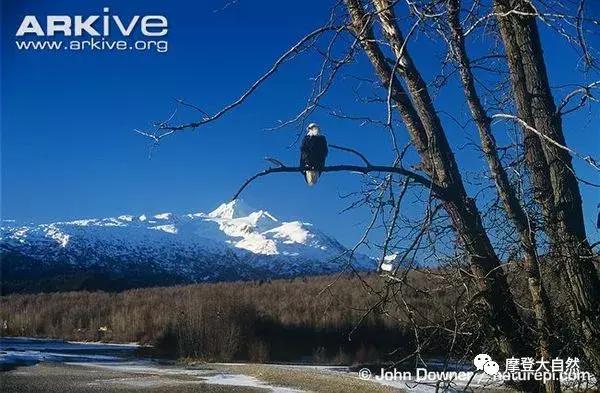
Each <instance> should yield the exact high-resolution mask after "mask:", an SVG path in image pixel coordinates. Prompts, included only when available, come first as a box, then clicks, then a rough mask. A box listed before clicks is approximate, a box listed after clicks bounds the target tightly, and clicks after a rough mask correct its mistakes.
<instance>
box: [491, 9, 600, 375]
mask: <svg viewBox="0 0 600 393" xmlns="http://www.w3.org/2000/svg"><path fill="white" fill-rule="evenodd" d="M494 8H495V11H496V13H497V15H498V21H499V22H500V23H499V26H500V31H501V34H502V39H503V41H504V43H505V50H506V54H507V57H508V59H509V67H510V70H511V74H517V75H519V74H521V75H520V77H515V76H514V75H513V77H512V78H511V81H512V83H513V90H514V92H515V95H516V96H519V95H521V94H522V95H523V97H517V99H516V103H517V106H518V108H519V111H520V112H521V111H523V112H528V113H529V115H530V118H529V119H523V120H525V121H526V122H527V124H529V125H530V126H532V127H534V128H535V129H536V130H538V131H539V132H540V133H542V134H543V135H545V136H547V137H549V138H551V139H553V140H554V141H556V142H558V143H560V144H561V145H565V146H566V143H565V138H564V134H563V130H562V119H561V116H560V114H559V113H557V110H556V105H555V103H554V98H553V96H552V91H551V89H550V85H549V83H548V75H547V71H546V66H545V62H544V55H543V50H542V46H541V41H540V36H539V32H538V29H537V24H536V20H535V17H534V16H527V15H517V14H515V13H510V11H511V10H515V9H516V10H518V11H522V12H525V13H531V14H535V10H534V9H533V8H532V7H531V5H530V4H529V3H527V2H525V1H523V0H495V1H494ZM536 137H537V139H538V141H539V146H537V144H536V148H537V149H539V150H541V152H542V154H543V155H544V157H545V159H546V162H547V164H548V174H547V180H545V181H546V182H548V183H549V184H550V186H551V193H550V194H549V198H548V199H551V202H547V203H546V204H545V205H544V206H542V208H543V209H544V210H546V211H550V212H551V213H550V214H551V215H552V216H553V217H552V221H550V222H546V225H545V227H546V229H547V233H548V236H549V238H550V240H551V243H552V257H553V258H556V259H557V260H558V263H559V264H560V266H562V267H564V269H565V272H566V277H565V280H566V283H565V284H566V285H564V287H565V288H566V290H567V291H568V292H569V294H570V298H571V301H572V305H571V306H572V314H573V315H572V316H573V319H574V324H576V325H577V329H576V330H577V331H578V332H579V334H580V335H581V336H582V339H583V348H582V350H583V352H584V353H585V355H586V357H587V358H588V361H589V363H590V366H591V367H592V369H593V370H594V373H595V374H596V375H600V340H599V339H598V337H600V320H599V315H598V313H599V311H600V280H599V279H598V272H597V270H596V268H595V266H594V264H593V261H592V256H593V251H592V250H591V247H590V246H589V243H588V241H587V236H586V233H585V226H584V218H583V208H582V200H581V194H580V191H579V184H578V181H577V178H576V176H575V172H574V169H573V165H572V159H571V155H570V154H569V152H567V151H565V150H564V149H561V148H559V147H558V146H555V145H553V144H551V143H547V142H546V141H544V140H542V139H541V138H539V137H538V136H536ZM536 154H538V155H539V154H540V153H539V152H536ZM531 169H532V171H533V168H531Z"/></svg>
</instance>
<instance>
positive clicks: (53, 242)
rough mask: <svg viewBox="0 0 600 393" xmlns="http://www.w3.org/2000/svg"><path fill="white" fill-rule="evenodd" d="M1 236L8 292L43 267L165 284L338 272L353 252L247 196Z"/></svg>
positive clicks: (9, 226) (360, 259)
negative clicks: (198, 208)
mask: <svg viewBox="0 0 600 393" xmlns="http://www.w3.org/2000/svg"><path fill="white" fill-rule="evenodd" d="M0 233H1V237H0V251H1V252H2V254H3V258H2V259H3V263H2V273H3V277H4V279H3V291H5V288H6V285H7V282H8V291H13V290H14V291H22V290H24V289H26V288H24V287H26V285H24V284H20V283H22V282H24V280H26V279H27V278H30V277H33V276H36V275H39V273H40V271H46V272H48V275H49V276H50V277H54V276H57V270H58V273H59V274H58V276H60V275H61V274H64V272H69V274H70V277H73V276H75V277H76V276H77V274H83V275H85V274H87V273H89V272H94V273H97V274H101V275H108V276H109V277H112V276H115V277H118V278H119V280H120V281H124V282H126V281H127V278H128V276H129V277H131V278H132V281H136V280H135V279H136V278H139V277H140V276H143V277H145V276H148V280H142V281H148V282H151V283H152V285H154V284H156V283H157V282H158V284H159V285H160V282H161V280H160V275H161V274H162V275H165V276H168V277H172V278H173V280H170V281H175V282H176V283H178V282H182V283H187V282H205V281H232V280H251V279H271V278H282V277H295V276H304V275H320V274H331V273H334V272H338V271H341V270H343V269H344V268H345V267H346V265H347V264H348V262H349V261H348V258H347V257H344V255H345V254H347V253H348V250H347V249H346V248H345V247H344V246H342V245H341V244H340V243H339V242H338V241H337V240H335V239H334V238H333V237H331V236H328V235H326V234H325V233H323V232H321V231H320V230H319V229H317V228H316V227H314V226H313V225H312V224H310V223H306V222H302V221H280V220H279V219H277V218H276V217H275V216H274V215H273V214H271V213H270V212H268V211H266V210H256V209H253V208H252V207H250V206H248V205H247V204H246V203H245V202H243V201H241V200H235V201H231V202H228V203H223V204H221V205H220V206H219V207H217V208H216V209H214V210H213V211H211V212H209V213H202V212H198V213H189V214H180V215H177V214H173V213H160V214H155V215H152V216H147V215H144V214H142V215H139V216H135V215H120V216H117V217H107V218H94V219H82V220H73V221H59V222H54V223H47V224H37V225H18V224H17V223H15V222H8V221H3V222H2V227H1V230H0ZM351 262H352V264H353V266H354V267H355V268H356V269H358V270H370V269H373V268H374V267H375V265H374V263H373V261H372V260H371V259H370V258H368V257H366V256H363V255H357V256H355V257H353V259H352V261H351ZM24 266H29V269H27V268H24ZM20 276H21V277H20ZM7 278H8V281H7V280H6V279H7ZM167 281H169V280H167ZM167 284H170V282H168V283H167ZM125 286H127V285H125ZM13 287H14V288H16V289H13ZM5 292H6V291H5Z"/></svg>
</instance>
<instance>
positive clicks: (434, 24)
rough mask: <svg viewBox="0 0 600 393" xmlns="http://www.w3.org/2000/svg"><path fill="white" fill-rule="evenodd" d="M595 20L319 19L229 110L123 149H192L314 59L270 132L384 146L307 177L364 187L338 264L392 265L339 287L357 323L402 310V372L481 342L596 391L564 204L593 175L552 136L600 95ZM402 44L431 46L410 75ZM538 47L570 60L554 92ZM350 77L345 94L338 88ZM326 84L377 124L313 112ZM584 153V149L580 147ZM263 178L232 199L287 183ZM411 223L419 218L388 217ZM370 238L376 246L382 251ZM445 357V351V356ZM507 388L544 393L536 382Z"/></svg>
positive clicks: (531, 11) (580, 215) (585, 280)
mask: <svg viewBox="0 0 600 393" xmlns="http://www.w3.org/2000/svg"><path fill="white" fill-rule="evenodd" d="M323 6H324V7H325V6H326V5H325V3H324V4H323ZM597 7H598V6H597V4H594V3H593V2H586V1H585V0H579V1H574V0H573V1H571V0H568V1H565V2H554V1H534V0H493V1H488V2H481V1H461V0H441V1H430V0H418V1H397V0H396V1H393V0H369V1H367V0H343V1H339V2H334V3H333V4H331V13H330V18H329V20H327V21H326V23H325V24H324V25H322V26H321V27H318V28H316V29H315V30H314V31H312V32H310V33H309V34H307V35H306V36H304V37H303V38H302V39H300V40H299V41H298V42H297V43H296V44H295V45H293V46H292V47H291V48H290V49H289V50H288V51H287V52H285V53H284V54H283V55H282V56H281V57H280V58H279V59H277V60H276V61H275V62H274V63H273V64H272V66H271V68H270V69H269V70H268V71H267V72H266V73H265V74H264V75H262V76H261V77H260V78H259V79H257V80H256V82H255V83H254V84H252V85H251V86H250V88H249V89H248V90H247V91H245V92H244V93H242V95H240V96H239V98H238V99H236V100H234V101H232V102H231V103H230V104H228V105H226V106H224V107H223V108H222V109H220V110H218V111H215V112H214V113H213V114H210V113H207V112H206V111H205V110H204V109H201V108H202V103H194V104H191V103H187V102H185V101H182V100H179V104H180V105H181V106H183V107H185V108H187V109H190V110H191V111H195V112H196V115H197V116H198V117H199V118H198V119H194V120H192V121H191V122H189V123H182V124H175V123H173V121H172V119H170V120H167V121H163V122H159V123H156V124H155V127H154V129H152V130H145V131H138V132H139V133H141V134H142V135H144V136H146V137H149V138H151V139H152V141H153V142H154V143H157V144H158V143H159V142H160V141H161V140H162V139H163V138H165V137H168V136H171V135H174V134H176V133H178V132H180V131H183V130H197V131H198V132H199V133H201V131H202V126H203V125H204V124H207V123H210V122H213V121H217V120H218V119H220V118H221V117H222V116H224V115H225V114H227V113H228V112H231V111H233V110H234V109H235V108H236V107H238V106H240V105H243V104H245V103H246V102H249V101H250V98H251V96H252V94H253V93H254V92H255V91H256V90H257V89H259V88H261V86H262V85H263V84H267V83H268V81H269V79H270V77H271V76H272V75H273V74H275V73H276V72H280V71H281V68H283V66H284V64H285V63H287V62H290V61H292V60H293V59H294V58H296V57H298V56H300V55H308V54H312V55H314V56H316V58H318V59H320V64H321V66H320V68H319V70H318V72H317V74H316V75H310V76H311V80H313V81H314V85H313V88H312V92H311V94H310V95H309V97H308V98H307V101H306V103H304V104H303V105H302V107H301V109H300V111H299V113H298V114H297V115H294V116H292V117H291V118H290V119H289V120H288V121H283V122H281V123H280V124H278V125H277V127H276V128H277V129H283V128H285V127H290V128H294V127H297V129H300V130H302V129H303V128H304V125H305V124H306V123H307V121H308V120H309V118H311V116H313V115H315V114H321V115H322V114H326V115H328V116H330V117H332V118H334V119H335V120H336V121H339V122H346V123H350V124H353V125H355V126H356V127H359V126H360V125H364V124H369V125H371V126H374V127H380V128H382V129H384V130H385V131H387V132H388V133H389V140H390V144H389V150H390V151H391V152H393V156H394V157H393V159H392V160H391V161H390V162H381V157H388V154H381V157H377V156H375V157H366V156H365V155H364V154H362V153H361V152H360V150H361V146H350V147H346V148H342V150H344V151H345V152H346V153H348V157H350V159H351V158H352V157H354V158H358V159H360V160H361V163H362V164H363V165H331V166H328V167H325V168H324V170H323V171H324V172H338V171H352V172H358V173H359V174H362V176H363V177H364V186H363V187H362V188H361V189H360V190H357V191H356V193H353V194H352V195H351V196H349V198H353V200H352V202H351V207H352V208H363V209H369V210H370V211H371V213H372V217H373V218H372V221H371V222H370V224H369V225H368V226H367V227H366V228H365V234H364V236H363V237H362V238H361V239H360V240H359V241H358V242H357V246H356V247H357V248H358V247H359V246H361V245H365V244H368V246H369V247H371V248H374V249H376V250H377V252H378V253H379V255H380V256H381V261H383V258H384V257H385V256H386V255H388V254H390V253H397V254H398V257H397V258H396V262H397V264H396V266H395V268H394V270H392V271H391V272H383V271H382V272H381V276H380V280H381V282H382V283H383V285H378V286H376V287H375V286H373V285H372V283H369V282H365V281H364V280H361V279H360V275H359V274H358V273H356V272H354V273H355V274H356V276H357V277H358V279H357V284H356V285H358V286H360V287H361V288H362V289H363V290H364V291H365V292H366V293H368V294H369V295H370V296H372V300H373V302H372V305H371V308H369V309H368V310H367V311H366V312H365V315H366V316H368V315H371V314H379V315H382V316H384V317H388V318H391V319H393V315H396V313H395V312H392V311H391V310H398V309H402V310H404V314H405V316H406V317H407V319H403V320H402V321H398V324H399V325H402V326H404V327H406V326H408V327H409V330H410V331H411V332H412V334H413V338H414V340H415V342H416V343H417V345H416V346H415V349H414V352H413V353H411V354H408V355H407V356H408V358H410V359H413V361H414V362H418V361H420V359H421V356H422V354H423V353H424V352H426V351H427V348H428V346H430V345H432V343H433V342H439V341H440V340H442V341H444V342H446V343H448V345H447V347H446V348H445V355H446V356H447V358H448V359H452V358H461V357H463V356H465V355H466V354H468V353H469V351H471V350H472V348H471V347H470V345H469V342H471V343H475V342H478V346H479V345H480V343H479V341H480V340H481V339H482V337H486V338H487V341H486V342H485V343H483V345H481V346H480V348H483V349H486V350H487V351H489V352H490V353H494V354H495V355H496V356H498V358H500V359H505V358H508V357H513V356H516V357H519V356H532V357H534V358H540V357H544V358H553V357H557V356H567V355H568V356H580V357H581V358H582V359H583V364H584V367H585V368H587V369H588V370H590V371H592V372H593V373H594V374H595V375H596V376H597V377H598V376H600V339H599V337H600V281H599V279H598V265H597V263H598V262H597V261H598V253H597V252H596V251H595V250H594V247H595V246H597V244H591V242H590V241H589V240H588V234H587V233H586V227H585V216H584V212H583V202H582V193H581V187H598V185H597V184H595V183H594V180H596V179H597V177H596V179H585V178H582V177H581V176H580V175H578V169H577V168H580V167H582V166H585V167H586V168H587V167H590V168H591V169H592V170H593V171H594V173H596V174H597V171H598V170H599V169H600V166H599V164H598V162H597V161H596V160H595V158H594V157H593V155H589V152H585V151H578V149H574V148H572V147H570V146H569V142H568V139H569V138H568V135H565V134H566V132H565V129H566V127H565V124H567V123H568V119H569V116H572V115H573V114H574V113H576V112H578V111H580V110H586V109H587V110H588V111H590V113H591V114H590V116H596V120H597V117H598V112H597V109H594V107H593V105H594V104H595V102H596V99H595V98H594V90H595V89H597V87H599V86H600V81H598V80H594V77H595V78H597V79H598V78H599V77H600V75H599V74H598V63H597V60H596V57H595V55H596V52H595V49H594V47H593V43H594V40H597V37H598V32H599V31H598V25H599V23H600V21H599V20H598V18H596V19H595V16H594V11H595V12H596V15H597V11H598V9H597ZM417 37H418V39H419V40H429V41H431V42H433V43H434V44H435V47H436V48H437V49H438V50H439V53H438V56H437V57H429V58H427V59H423V58H419V56H418V51H415V47H414V46H415V45H414V42H415V41H416V40H417ZM548 37H550V38H548ZM544 38H545V39H546V40H548V39H552V40H560V41H561V42H564V44H565V47H567V48H569V51H570V52H569V53H565V54H564V55H565V56H571V57H573V58H574V59H575V61H574V62H573V69H572V70H569V71H568V73H569V74H570V75H571V77H572V81H571V83H572V84H571V85H569V86H555V85H554V84H553V83H552V80H551V79H550V76H549V73H548V64H549V62H552V61H553V59H552V58H549V56H547V55H546V54H545V53H544V47H545V46H547V45H551V44H549V43H547V42H544ZM432 61H435V62H437V63H439V66H438V69H439V70H438V74H437V75H436V76H435V77H434V78H431V77H430V76H429V77H427V76H426V74H425V73H424V72H423V68H424V64H425V63H426V62H429V63H430V62H432ZM357 64H358V65H361V68H360V70H361V71H362V73H361V75H360V76H356V75H355V74H354V72H356V69H357ZM428 65H429V64H428ZM365 70H366V71H365ZM344 75H346V76H348V75H351V76H352V77H350V78H346V79H344V80H345V81H346V83H348V82H347V81H354V82H355V83H356V86H355V89H354V92H355V94H356V97H355V99H356V100H357V101H358V102H362V103H364V105H365V107H366V106H369V107H371V106H379V107H380V108H381V111H380V113H382V116H380V117H379V118H378V117H374V116H371V115H369V116H363V115H361V114H350V113H348V112H346V111H345V110H344V108H340V107H338V106H337V105H338V103H336V102H335V101H334V100H329V101H328V93H329V92H330V91H331V90H333V89H335V87H336V83H337V82H338V80H340V79H341V78H342V76H344ZM365 86H367V88H365ZM452 89H454V90H456V89H458V90H459V91H460V94H461V96H462V99H463V101H464V105H463V110H462V111H461V113H455V114H450V115H447V114H446V113H445V112H444V110H442V109H440V108H438V105H439V104H438V102H439V100H438V97H439V96H440V95H443V94H444V93H445V92H447V91H449V90H452ZM442 114H444V116H443V117H442ZM232 115H233V114H232ZM446 115H447V116H446ZM465 115H466V116H467V117H468V121H467V122H466V123H465V124H461V123H460V122H459V121H458V120H457V119H460V118H464V117H465ZM192 116H193V115H192ZM456 123H458V125H457V124H456ZM346 126H347V125H346ZM457 126H458V127H460V128H462V129H463V130H464V131H465V133H472V134H470V135H472V136H470V137H469V138H468V140H469V143H468V145H469V146H470V147H471V148H472V149H473V151H475V152H476V154H478V155H479V158H480V160H481V162H482V163H484V164H485V166H486V167H485V170H483V171H482V172H479V173H478V174H473V173H472V172H469V171H466V170H465V169H464V167H463V166H461V156H462V155H463V154H466V153H464V146H462V145H457V144H456V142H455V139H456V138H451V137H450V135H451V134H450V133H451V130H455V129H456V128H457ZM249 132H250V131H249ZM595 132H597V130H595ZM198 137H199V138H201V135H199V136H198ZM367 137H368V135H367ZM403 140H405V141H406V142H407V143H406V144H405V145H402V141H403ZM590 140H594V143H596V145H597V142H598V134H597V133H596V134H595V135H592V136H590ZM498 141H500V142H498ZM338 148H339V147H338ZM592 148H593V147H592ZM574 161H577V165H575V164H574ZM269 162H270V163H271V164H272V165H273V166H272V167H270V168H267V169H266V170H265V171H263V172H261V173H258V174H256V175H254V176H253V177H251V178H250V179H249V181H248V182H246V183H245V184H243V186H242V189H240V191H238V193H237V194H235V195H236V196H237V195H238V194H239V193H240V192H242V191H243V189H244V188H245V187H247V186H248V185H249V184H250V183H252V181H253V180H254V179H256V178H258V177H263V176H267V175H270V174H272V173H282V172H283V173H293V172H300V171H302V168H298V167H295V166H288V165H286V164H284V163H282V162H281V161H279V160H276V159H269ZM375 162H376V163H377V164H372V163H375ZM344 164H345V163H344ZM249 175H251V174H249ZM474 179H477V182H476V181H474ZM474 183H477V185H474ZM415 209H416V211H419V212H420V213H421V217H420V218H415V217H414V214H407V213H405V211H407V210H411V212H414V211H415ZM376 232H377V233H381V232H383V233H384V234H385V236H383V239H381V237H379V238H377V237H376V236H374V235H373V234H374V233H376ZM423 259H430V260H431V259H435V260H436V261H437V263H438V264H439V265H440V266H442V267H443V269H441V270H437V271H435V272H431V273H430V274H431V275H432V276H435V278H436V280H440V285H441V286H442V287H447V288H454V289H455V290H456V291H457V294H458V296H457V297H456V301H455V303H454V305H453V307H452V312H449V313H448V314H447V315H446V319H444V320H443V321H437V322H431V323H426V322H423V319H422V318H420V317H419V314H420V313H421V312H422V310H421V309H420V308H419V307H417V306H416V304H415V303H414V302H415V301H416V299H414V298H412V299H409V298H407V297H406V296H404V295H405V293H406V291H408V290H411V289H412V288H411V287H410V284H409V283H408V281H407V280H406V277H407V272H409V271H410V270H411V269H412V268H414V267H415V265H416V264H417V263H418V262H419V261H420V260H423ZM349 261H350V259H349ZM509 267H510V268H511V269H517V271H520V272H522V275H523V277H526V278H527V291H526V293H527V296H528V301H526V302H524V301H523V299H522V297H523V293H521V292H517V291H516V290H515V288H514V285H513V282H511V280H509V278H508V275H507V270H508V268H509ZM348 270H349V271H350V272H352V266H351V263H349V264H348ZM517 294H518V295H517ZM422 296H423V297H426V298H428V299H435V296H436V294H435V293H434V292H432V291H429V290H425V291H423V293H422ZM524 304H528V306H526V307H525V306H524ZM434 337H435V340H434V339H433V338H434ZM458 341H460V342H461V343H462V345H455V343H456V342H458ZM390 350H391V349H390ZM519 387H520V388H521V389H524V390H528V391H547V392H549V391H552V392H558V391H560V390H561V387H560V384H559V383H557V382H553V381H550V382H548V383H546V384H545V385H544V386H541V385H538V384H537V383H535V382H531V383H528V384H522V385H519Z"/></svg>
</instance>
